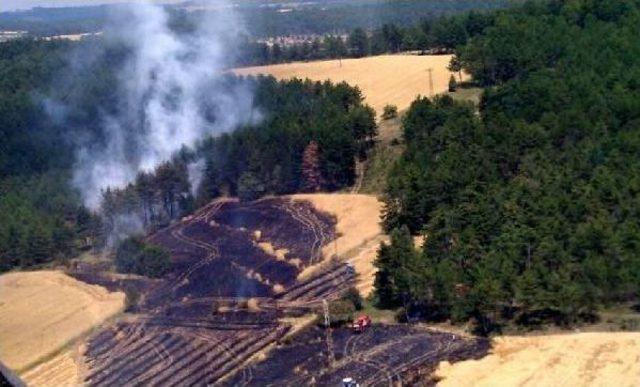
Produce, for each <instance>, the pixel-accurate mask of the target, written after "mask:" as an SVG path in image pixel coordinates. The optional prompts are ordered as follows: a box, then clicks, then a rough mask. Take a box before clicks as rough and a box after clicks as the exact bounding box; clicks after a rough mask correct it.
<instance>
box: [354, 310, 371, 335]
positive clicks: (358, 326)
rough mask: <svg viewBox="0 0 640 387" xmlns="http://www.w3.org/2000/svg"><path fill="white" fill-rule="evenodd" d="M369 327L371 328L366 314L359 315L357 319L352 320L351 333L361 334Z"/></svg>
mask: <svg viewBox="0 0 640 387" xmlns="http://www.w3.org/2000/svg"><path fill="white" fill-rule="evenodd" d="M370 326H371V317H369V316H368V315H366V314H361V315H360V316H358V318H356V319H355V320H353V323H352V324H351V328H352V329H353V333H362V332H364V331H365V330H366V329H367V328H369V327H370Z"/></svg>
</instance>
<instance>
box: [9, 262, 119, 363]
mask: <svg viewBox="0 0 640 387" xmlns="http://www.w3.org/2000/svg"><path fill="white" fill-rule="evenodd" d="M0 294H2V300H1V301H0V359H1V360H2V362H3V363H4V364H6V365H7V366H8V367H9V368H11V369H14V370H16V371H18V373H20V374H22V373H24V372H27V371H29V370H30V368H32V367H33V366H34V365H36V364H37V363H39V362H41V361H43V360H45V359H46V358H48V357H50V356H52V355H53V354H54V353H55V352H56V351H59V350H60V349H61V348H62V347H64V346H65V345H66V344H68V343H70V342H71V341H73V340H74V339H76V338H78V337H79V336H81V335H83V334H84V333H86V332H88V331H89V330H91V329H92V328H94V327H95V326H97V325H99V324H100V323H102V322H103V321H104V320H106V319H108V318H109V317H111V316H113V315H115V314H117V313H119V312H120V311H122V309H123V308H124V294H123V293H109V292H108V291H106V290H105V289H104V288H102V287H99V286H92V285H87V284H85V283H82V282H80V281H77V280H75V279H73V278H70V277H69V276H67V275H65V274H63V273H61V272H57V271H36V272H23V273H9V274H4V275H2V276H0Z"/></svg>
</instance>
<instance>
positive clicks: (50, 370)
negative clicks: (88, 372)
mask: <svg viewBox="0 0 640 387" xmlns="http://www.w3.org/2000/svg"><path fill="white" fill-rule="evenodd" d="M22 380H23V381H24V382H25V383H26V384H27V385H28V386H37V387H48V386H51V387H55V386H75V385H80V377H79V372H78V365H77V364H76V360H75V359H74V352H73V351H72V350H66V351H63V352H61V353H59V354H58V355H56V356H54V357H53V358H51V359H50V360H47V361H45V362H44V363H42V364H39V365H38V366H36V367H34V368H32V369H31V370H29V371H28V372H25V373H24V374H22Z"/></svg>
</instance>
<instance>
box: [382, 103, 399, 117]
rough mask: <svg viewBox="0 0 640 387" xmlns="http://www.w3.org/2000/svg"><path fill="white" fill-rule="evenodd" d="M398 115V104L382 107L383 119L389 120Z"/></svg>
mask: <svg viewBox="0 0 640 387" xmlns="http://www.w3.org/2000/svg"><path fill="white" fill-rule="evenodd" d="M397 116H398V107H397V106H396V105H385V106H384V108H382V119H383V120H389V119H391V118H396V117H397Z"/></svg>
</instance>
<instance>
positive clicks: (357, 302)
mask: <svg viewBox="0 0 640 387" xmlns="http://www.w3.org/2000/svg"><path fill="white" fill-rule="evenodd" d="M342 300H343V301H347V302H350V303H351V304H352V305H353V307H354V308H355V310H362V296H361V295H360V292H359V291H358V289H356V288H354V287H351V288H349V290H347V292H346V293H345V294H344V296H342Z"/></svg>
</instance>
